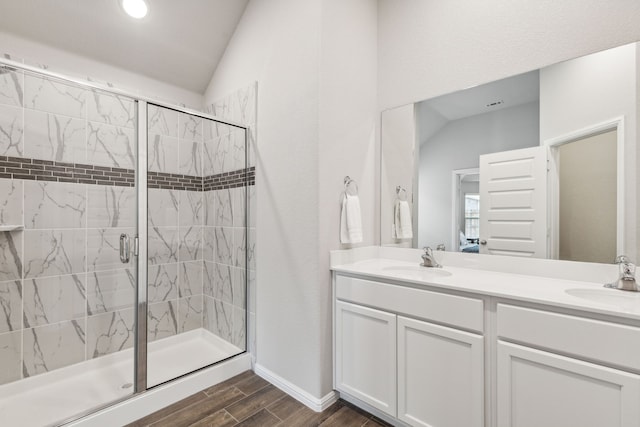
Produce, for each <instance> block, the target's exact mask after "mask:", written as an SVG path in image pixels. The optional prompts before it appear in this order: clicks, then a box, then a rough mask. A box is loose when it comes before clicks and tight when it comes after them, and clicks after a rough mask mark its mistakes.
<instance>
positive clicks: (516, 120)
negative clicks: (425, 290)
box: [416, 102, 540, 248]
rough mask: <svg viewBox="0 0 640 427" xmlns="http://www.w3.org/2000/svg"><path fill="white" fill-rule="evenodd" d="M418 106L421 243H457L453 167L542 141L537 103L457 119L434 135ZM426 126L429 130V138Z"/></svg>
mask: <svg viewBox="0 0 640 427" xmlns="http://www.w3.org/2000/svg"><path fill="white" fill-rule="evenodd" d="M422 107H423V105H422V104H418V106H417V108H416V126H417V137H418V141H419V143H420V163H419V171H418V176H419V178H418V182H419V185H418V188H419V192H420V196H419V198H418V230H419V234H418V247H419V248H421V247H423V246H431V247H435V246H437V245H438V244H440V243H444V244H445V246H446V247H447V248H453V247H455V246H454V242H453V241H452V240H451V239H452V234H451V229H452V222H453V216H454V213H453V212H452V211H451V209H452V197H453V193H452V191H453V190H452V172H453V171H454V170H457V169H470V168H477V167H479V156H480V155H481V154H487V153H495V152H499V151H507V150H516V149H518V148H526V147H534V146H536V145H539V141H540V139H539V114H538V108H539V105H538V103H537V102H530V103H528V104H523V105H518V106H515V107H511V108H505V109H502V110H497V111H494V112H491V113H485V114H478V115H476V116H471V117H466V118H463V119H459V120H453V121H451V122H449V123H447V124H446V125H445V126H443V127H441V128H440V130H439V131H438V132H437V133H435V134H433V135H431V128H432V126H431V123H430V120H429V117H430V115H426V116H425V115H423V114H422V113H421V111H422ZM423 129H426V135H427V136H429V135H431V136H430V137H428V138H426V137H425V133H423Z"/></svg>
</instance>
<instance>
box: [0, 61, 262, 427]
mask: <svg viewBox="0 0 640 427" xmlns="http://www.w3.org/2000/svg"><path fill="white" fill-rule="evenodd" d="M0 65H1V66H2V70H3V71H2V73H0V414H1V417H2V425H12V426H20V425H28V426H37V425H50V424H58V423H60V422H63V421H64V420H69V419H73V418H75V417H78V416H80V415H82V414H86V413H89V412H91V411H92V410H95V409H96V408H100V407H103V406H105V405H108V404H110V403H113V402H116V401H121V400H123V399H126V398H127V397H128V396H131V395H133V394H136V393H141V392H143V391H145V390H148V389H149V388H151V387H154V386H157V385H159V384H163V383H166V382H168V381H172V380H173V379H175V378H178V377H181V376H183V375H185V374H188V373H190V372H193V371H196V370H199V369H202V368H205V367H207V366H210V365H212V364H215V363H217V362H220V361H223V360H227V359H229V358H232V357H234V356H237V355H239V354H241V353H243V352H245V350H246V348H247V344H246V343H247V333H246V330H247V328H246V324H247V321H246V319H247V316H246V311H247V264H248V263H247V250H246V248H247V244H246V242H247V237H248V233H247V224H248V218H247V217H248V212H249V210H248V209H247V188H248V186H249V185H251V184H253V179H254V178H253V175H252V173H253V172H252V169H251V168H248V167H247V155H248V153H247V135H246V133H247V132H246V128H245V127H244V126H242V125H239V124H234V123H229V122H225V121H222V120H219V119H216V118H215V117H212V116H209V115H207V114H201V113H199V112H195V111H191V110H187V109H184V108H181V107H178V106H172V105H168V104H164V103H158V102H154V101H151V100H149V99H145V98H142V97H139V96H132V95H129V94H127V93H124V92H121V91H117V90H113V89H111V88H109V87H107V86H101V85H98V84H93V83H90V82H82V81H80V80H76V79H71V78H67V77H63V76H60V75H57V74H54V73H51V72H48V71H45V70H39V69H37V68H34V67H30V66H27V65H23V64H21V63H17V62H14V61H10V60H2V61H0Z"/></svg>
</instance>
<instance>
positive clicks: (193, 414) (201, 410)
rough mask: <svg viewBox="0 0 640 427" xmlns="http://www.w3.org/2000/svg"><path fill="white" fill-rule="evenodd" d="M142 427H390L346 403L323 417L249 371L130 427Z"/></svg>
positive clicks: (336, 406) (337, 404) (330, 410)
mask: <svg viewBox="0 0 640 427" xmlns="http://www.w3.org/2000/svg"><path fill="white" fill-rule="evenodd" d="M143 426H145V427H146V426H153V427H158V426H171V427H180V426H185V427H186V426H194V427H195V426H197V427H205V426H206V427H231V426H243V427H248V426H256V427H258V426H259V427H269V426H282V427H293V426H296V427H310V426H323V427H337V426H340V427H351V426H353V427H363V426H366V427H379V426H389V424H387V423H385V422H384V421H382V420H380V419H378V418H376V417H374V416H373V415H371V414H369V413H367V412H365V411H363V410H361V409H359V408H356V407H355V406H353V405H351V404H349V403H347V402H345V401H343V400H339V401H338V402H336V403H335V404H333V405H332V406H331V407H330V408H328V409H326V410H325V411H324V412H320V413H318V412H314V411H312V410H311V409H309V408H307V407H306V406H304V405H303V404H302V403H300V402H298V401H297V400H295V399H294V398H292V397H291V396H289V395H287V394H286V393H284V392H282V391H280V390H279V389H278V388H276V387H275V386H273V385H272V384H270V383H269V382H267V381H265V380H264V379H262V378H260V377H259V376H257V375H256V374H254V373H253V372H252V371H247V372H244V373H242V374H240V375H238V376H236V377H233V378H231V379H229V380H227V381H225V382H223V383H221V384H218V385H215V386H213V387H211V388H208V389H206V390H203V391H201V392H199V393H196V394H193V395H191V396H189V397H187V398H186V399H183V400H181V401H179V402H176V403H174V404H173V405H171V406H167V407H166V408H164V409H161V410H160V411H158V412H154V413H153V414H151V415H148V416H146V417H144V418H142V419H139V420H138V421H136V422H134V423H132V424H129V427H143Z"/></svg>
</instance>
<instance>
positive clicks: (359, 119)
mask: <svg viewBox="0 0 640 427" xmlns="http://www.w3.org/2000/svg"><path fill="white" fill-rule="evenodd" d="M322 5H323V13H322V30H321V44H322V50H321V64H320V129H319V130H320V140H319V146H318V160H319V164H320V167H319V175H318V179H319V188H320V206H319V209H320V212H319V214H320V218H319V224H318V227H319V235H320V241H319V247H318V249H319V251H320V263H319V268H320V276H319V279H320V283H319V288H320V294H319V297H320V298H319V299H318V300H316V301H315V304H317V305H318V307H319V308H320V309H321V311H322V313H321V314H322V318H321V322H320V325H319V326H320V328H319V331H320V335H321V337H320V338H321V341H320V344H321V351H320V354H319V356H320V360H321V381H322V387H321V394H322V395H324V394H326V393H328V392H329V391H331V389H332V388H333V381H332V372H333V370H332V368H333V363H332V341H331V339H332V338H331V337H332V334H331V331H332V329H331V324H332V317H331V315H332V312H331V287H330V285H331V276H330V273H329V251H331V250H334V249H341V248H344V247H347V246H344V245H341V244H340V240H339V233H338V230H339V226H340V209H339V206H340V203H339V202H340V200H341V197H342V191H343V186H342V183H343V179H344V176H345V175H349V176H350V177H351V178H354V179H355V180H356V181H357V183H358V187H359V196H360V206H361V209H362V229H363V233H364V236H363V242H362V243H361V244H359V245H360V246H367V245H373V244H375V243H376V242H377V241H376V236H377V229H378V227H379V226H378V224H379V218H378V215H379V212H378V206H379V204H378V203H377V196H378V190H377V189H378V187H377V185H376V177H377V176H379V175H377V174H376V173H377V169H378V168H377V167H376V166H377V165H378V164H379V161H378V158H379V157H378V156H379V149H378V145H377V144H376V129H377V128H379V119H378V118H379V115H378V114H377V69H376V64H377V43H376V40H377V3H376V1H375V0H349V1H344V0H323V1H322Z"/></svg>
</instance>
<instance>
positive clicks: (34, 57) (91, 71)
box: [0, 32, 203, 110]
mask: <svg viewBox="0 0 640 427" xmlns="http://www.w3.org/2000/svg"><path fill="white" fill-rule="evenodd" d="M0 54H9V55H11V56H12V57H14V56H15V57H17V58H20V59H23V60H24V62H25V63H27V64H28V65H33V66H36V65H37V66H41V65H42V66H46V67H47V68H49V70H51V71H54V72H57V73H61V74H65V75H67V76H70V77H76V78H82V79H87V78H90V79H91V80H93V81H97V82H100V83H107V82H108V83H110V84H112V85H113V86H115V87H117V88H118V89H122V90H126V91H130V92H132V93H134V94H137V95H144V96H148V97H151V98H154V99H158V100H161V101H166V102H170V103H173V104H182V105H185V106H187V107H190V108H193V109H197V110H200V109H202V107H203V102H202V101H203V96H202V94H199V93H196V92H191V91H189V90H186V89H182V88H179V87H177V86H173V85H171V84H168V83H165V82H161V81H158V80H155V79H152V78H149V77H147V76H143V75H141V74H136V73H133V72H131V71H128V70H125V69H122V68H119V67H114V66H113V65H109V64H105V63H103V62H98V61H95V60H93V59H90V58H87V57H83V56H80V55H76V54H74V53H71V52H67V51H64V50H60V49H56V48H54V47H51V46H48V45H44V44H41V43H37V42H34V41H32V40H28V39H25V38H21V37H18V36H15V35H13V34H8V33H4V32H0ZM158 66H159V67H161V66H162V64H158Z"/></svg>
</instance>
